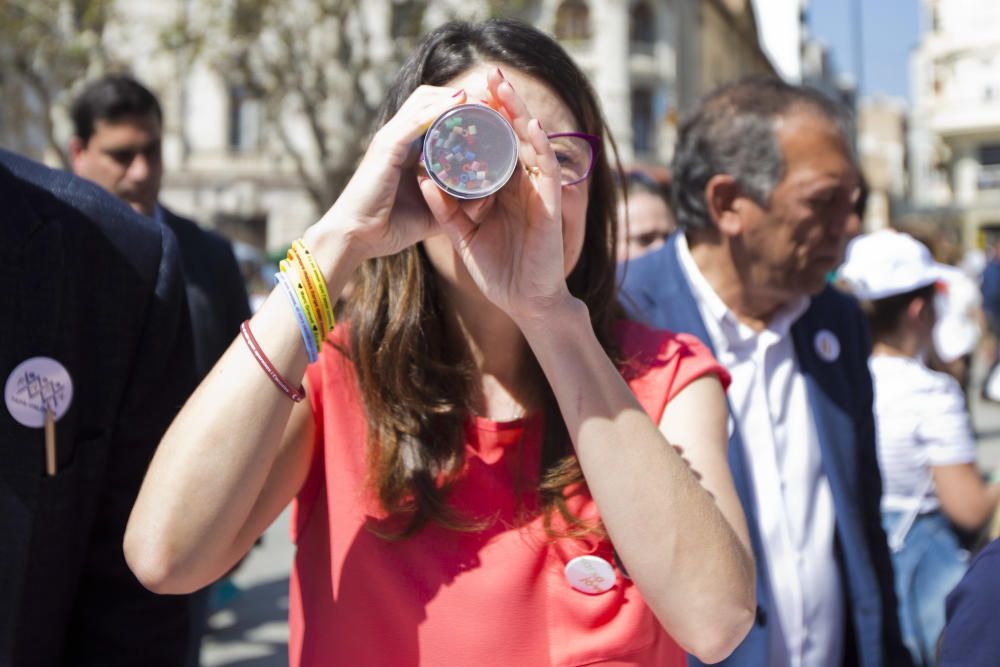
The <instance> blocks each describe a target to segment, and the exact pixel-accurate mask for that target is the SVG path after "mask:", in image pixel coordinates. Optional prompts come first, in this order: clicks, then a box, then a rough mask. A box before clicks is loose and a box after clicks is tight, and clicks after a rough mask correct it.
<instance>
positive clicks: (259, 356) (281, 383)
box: [240, 320, 306, 403]
mask: <svg viewBox="0 0 1000 667" xmlns="http://www.w3.org/2000/svg"><path fill="white" fill-rule="evenodd" d="M240 335H242V336H243V342H244V343H246V344H247V347H248V348H250V352H251V353H252V354H253V358H254V359H256V360H257V363H258V364H260V367H261V368H263V369H264V372H265V373H267V376H268V377H269V378H271V382H273V383H274V384H275V385H276V386H277V387H278V389H280V390H281V391H282V392H284V394H285V395H286V396H288V398H290V399H292V400H293V401H295V402H296V403H298V402H299V401H301V400H302V399H303V398H305V397H306V390H305V388H304V387H301V386H300V387H299V388H298V389H292V385H290V384H288V380H286V379H285V378H284V377H282V376H281V373H279V372H278V369H277V368H275V367H274V364H272V363H271V360H270V359H268V358H267V355H266V354H264V350H262V349H260V345H258V344H257V339H256V338H254V337H253V334H252V333H251V332H250V320H244V321H243V323H242V324H241V325H240Z"/></svg>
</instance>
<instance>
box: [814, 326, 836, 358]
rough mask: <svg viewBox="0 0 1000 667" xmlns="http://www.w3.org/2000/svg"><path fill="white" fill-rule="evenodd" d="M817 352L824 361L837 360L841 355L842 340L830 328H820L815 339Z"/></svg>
mask: <svg viewBox="0 0 1000 667" xmlns="http://www.w3.org/2000/svg"><path fill="white" fill-rule="evenodd" d="M814 344H815V346H816V354H818V355H819V358H820V359H822V360H823V361H831V362H832V361H836V360H837V359H838V358H839V357H840V341H839V340H838V339H837V336H835V335H834V333H833V332H832V331H830V330H829V329H820V330H819V331H817V332H816V339H815V341H814Z"/></svg>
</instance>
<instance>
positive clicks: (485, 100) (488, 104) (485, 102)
mask: <svg viewBox="0 0 1000 667" xmlns="http://www.w3.org/2000/svg"><path fill="white" fill-rule="evenodd" d="M479 101H480V102H482V103H483V104H485V105H486V106H490V101H489V100H487V99H483V98H482V97H480V98H479Z"/></svg>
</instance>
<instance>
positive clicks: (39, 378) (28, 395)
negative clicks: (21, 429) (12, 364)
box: [3, 357, 73, 428]
mask: <svg viewBox="0 0 1000 667" xmlns="http://www.w3.org/2000/svg"><path fill="white" fill-rule="evenodd" d="M3 397H4V401H5V402H6V403H7V411H8V412H10V416H11V417H13V418H14V419H15V420H16V421H17V422H18V423H19V424H23V425H24V426H27V427H29V428H41V427H42V426H44V425H45V410H46V408H48V409H49V410H52V412H53V413H54V415H55V418H56V420H59V419H61V418H62V416H63V415H64V414H66V411H67V410H69V405H70V403H72V402H73V380H72V379H71V378H70V376H69V371H67V370H66V367H65V366H63V365H62V364H60V363H59V362H58V361H56V360H55V359H50V358H49V357H31V358H30V359H25V360H24V361H22V362H21V363H20V364H18V365H17V368H15V369H14V370H13V372H11V374H10V375H9V376H8V377H7V384H6V385H5V386H4V391H3Z"/></svg>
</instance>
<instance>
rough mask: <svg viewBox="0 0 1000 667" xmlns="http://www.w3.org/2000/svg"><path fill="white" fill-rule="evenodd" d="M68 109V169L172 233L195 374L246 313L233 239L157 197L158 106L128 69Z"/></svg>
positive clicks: (223, 347)
mask: <svg viewBox="0 0 1000 667" xmlns="http://www.w3.org/2000/svg"><path fill="white" fill-rule="evenodd" d="M72 116H73V126H74V136H73V138H72V139H71V140H70V146H69V152H70V160H71V164H72V167H73V172H74V173H75V174H76V175H77V176H83V177H84V178H89V179H90V180H92V181H94V182H95V183H97V184H98V185H100V186H101V187H103V188H104V189H105V190H108V191H109V192H111V193H112V194H115V195H117V196H118V197H120V198H121V199H123V200H125V202H127V203H128V204H129V205H130V206H131V207H132V208H133V209H135V210H136V211H138V212H139V213H141V214H143V215H145V216H148V217H151V218H153V219H155V220H157V221H159V222H161V223H163V224H165V225H167V226H168V227H170V229H171V230H172V231H173V232H174V235H176V236H177V241H178V243H179V244H180V249H181V259H182V260H183V263H184V276H185V284H186V287H187V296H188V305H189V307H190V309H191V323H192V326H193V327H194V344H195V355H196V359H197V371H198V379H199V380H200V379H201V378H202V377H204V376H205V375H206V374H207V373H208V371H209V370H210V369H211V368H212V366H213V365H214V364H215V362H216V360H218V358H219V357H220V356H222V353H223V352H225V351H226V348H227V347H228V346H229V343H231V342H232V340H233V339H234V338H235V337H236V336H237V335H238V334H239V329H240V323H241V322H242V321H243V320H245V319H247V318H248V317H250V307H249V305H248V303H249V302H248V299H247V292H246V287H245V286H244V284H243V277H242V275H241V274H240V269H239V265H238V264H237V263H236V257H235V256H234V255H233V249H232V246H231V245H230V243H229V241H227V240H226V239H224V238H223V237H221V236H219V235H218V234H216V233H214V232H211V231H208V230H205V229H202V228H201V227H199V226H198V225H197V224H196V223H194V222H193V221H191V220H188V219H186V218H182V217H180V216H179V215H176V214H174V213H173V212H171V211H169V210H168V209H167V208H166V207H164V206H163V205H162V204H160V203H159V201H158V198H159V194H160V182H161V180H162V177H163V158H162V154H161V144H162V137H163V112H162V111H161V109H160V104H159V102H158V101H157V100H156V97H155V96H154V95H153V94H152V93H151V92H150V91H149V90H148V89H147V88H145V87H144V86H143V85H142V84H140V83H139V82H138V81H136V80H135V79H133V78H132V77H130V76H126V75H110V76H105V77H102V78H100V79H97V80H96V81H94V82H92V83H90V84H89V85H88V86H87V87H86V88H85V89H84V90H83V92H82V93H80V96H79V97H77V99H76V101H75V102H74V104H73V109H72Z"/></svg>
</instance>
